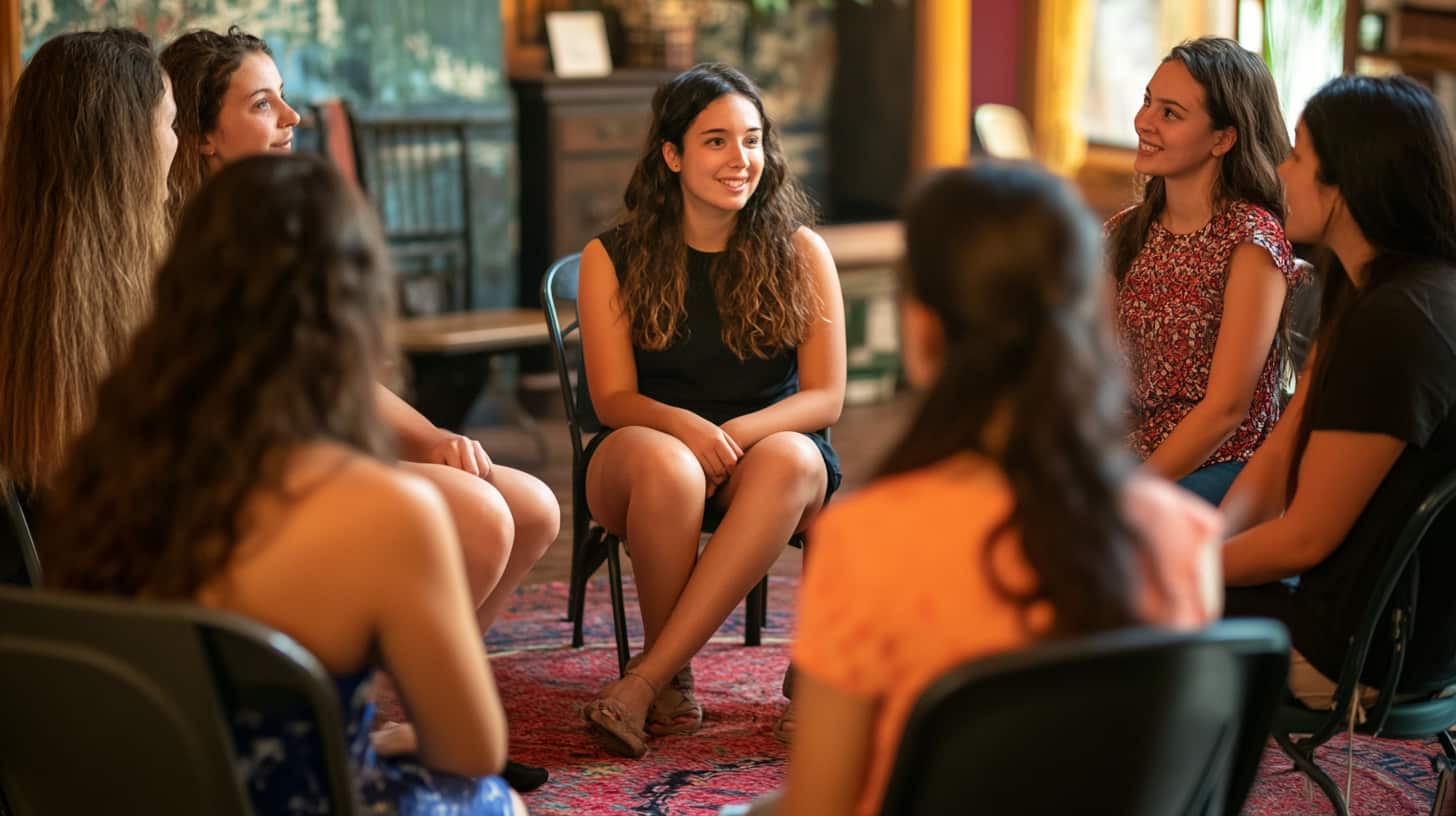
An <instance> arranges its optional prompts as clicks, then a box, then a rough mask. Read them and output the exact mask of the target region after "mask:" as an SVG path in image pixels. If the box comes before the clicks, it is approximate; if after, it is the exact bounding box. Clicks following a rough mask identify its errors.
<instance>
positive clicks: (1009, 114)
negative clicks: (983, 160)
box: [972, 103, 1036, 159]
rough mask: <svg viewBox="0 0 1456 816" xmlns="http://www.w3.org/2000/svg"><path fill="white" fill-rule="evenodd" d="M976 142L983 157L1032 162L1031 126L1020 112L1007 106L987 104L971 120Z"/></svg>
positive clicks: (977, 109) (1033, 155)
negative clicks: (1030, 160)
mask: <svg viewBox="0 0 1456 816" xmlns="http://www.w3.org/2000/svg"><path fill="white" fill-rule="evenodd" d="M972 120H973V124H974V131H975V134H976V141H977V142H979V143H980V145H981V149H982V150H983V151H985V153H986V155H988V156H992V157H994V158H998V159H1033V158H1035V157H1036V151H1035V150H1034V149H1033V147H1032V143H1031V126H1030V125H1029V124H1027V122H1026V117H1025V116H1023V115H1022V113H1021V111H1019V110H1017V109H1016V108H1013V107H1011V106H1010V105H998V104H995V103H988V104H985V105H981V106H979V107H977V108H976V112H975V114H974V115H973V116H972Z"/></svg>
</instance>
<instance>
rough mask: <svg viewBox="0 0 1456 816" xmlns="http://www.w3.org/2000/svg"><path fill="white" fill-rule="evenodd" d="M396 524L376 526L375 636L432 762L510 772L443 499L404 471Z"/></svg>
mask: <svg viewBox="0 0 1456 816" xmlns="http://www.w3.org/2000/svg"><path fill="white" fill-rule="evenodd" d="M398 480H399V482H400V483H401V484H403V485H406V487H407V489H406V490H403V491H401V493H402V494H403V499H404V500H403V501H400V502H398V504H399V505H400V506H399V507H398V508H394V512H392V513H391V514H389V515H390V516H391V517H392V518H394V519H395V520H394V521H393V522H392V523H390V524H388V526H387V527H386V528H385V529H378V528H376V538H377V539H378V542H377V544H378V546H376V547H375V548H374V551H375V552H376V553H378V554H381V555H382V556H383V557H381V558H379V559H377V563H376V564H375V565H374V567H373V569H374V574H375V578H376V583H377V588H376V591H375V593H374V594H375V597H376V598H377V599H378V600H377V603H376V604H375V605H374V607H375V620H374V630H375V631H376V632H377V633H378V634H377V638H378V644H379V651H380V654H381V656H382V658H383V661H384V664H385V666H386V667H387V668H388V670H389V672H390V674H391V675H393V677H394V680H395V682H396V684H397V685H398V686H399V690H400V696H401V697H402V698H403V700H404V701H405V704H406V706H407V707H408V709H409V714H410V719H411V720H412V721H413V723H414V725H415V729H416V731H417V733H418V738H419V755H420V758H421V759H422V760H423V761H424V763H425V764H426V765H428V766H429V767H431V768H436V769H438V770H442V771H449V772H452V773H457V774H462V775H465V776H481V775H485V774H492V773H499V772H500V770H501V768H503V767H504V766H505V758H506V718H505V710H504V709H503V708H502V707H501V702H500V696H499V694H498V693H497V691H496V687H495V681H494V679H492V677H491V672H490V666H489V664H488V662H487V658H486V653H485V647H484V645H483V644H482V643H481V640H480V630H479V627H478V626H477V624H476V622H475V615H474V611H473V608H472V606H471V603H470V598H469V595H468V592H467V589H466V580H465V570H464V566H463V564H462V563H461V558H460V548H459V543H458V542H457V540H456V538H455V528H454V525H453V523H452V522H451V520H450V516H449V513H448V511H447V509H446V507H445V503H444V500H443V499H441V498H440V496H439V494H438V493H436V492H435V490H434V488H433V487H432V486H431V485H429V483H427V482H424V481H423V480H420V479H416V478H414V477H409V476H405V475H403V474H400V475H399V476H398Z"/></svg>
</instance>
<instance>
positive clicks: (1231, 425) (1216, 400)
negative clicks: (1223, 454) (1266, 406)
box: [1198, 394, 1252, 445]
mask: <svg viewBox="0 0 1456 816" xmlns="http://www.w3.org/2000/svg"><path fill="white" fill-rule="evenodd" d="M1251 402H1252V399H1251V398H1250V397H1248V396H1246V395H1238V396H1232V397H1225V396H1219V395H1215V394H1210V395H1209V396H1208V397H1206V398H1205V399H1204V400H1203V401H1202V402H1201V403H1199V405H1198V407H1199V408H1200V409H1201V410H1200V413H1201V414H1203V419H1204V423H1205V427H1207V428H1208V431H1209V434H1210V435H1211V436H1217V438H1218V444H1220V445H1222V444H1223V443H1224V442H1225V441H1226V440H1227V439H1228V438H1229V437H1231V436H1233V435H1234V432H1235V431H1237V430H1238V429H1239V426H1240V425H1242V424H1244V418H1245V417H1247V416H1248V415H1249V404H1250V403H1251Z"/></svg>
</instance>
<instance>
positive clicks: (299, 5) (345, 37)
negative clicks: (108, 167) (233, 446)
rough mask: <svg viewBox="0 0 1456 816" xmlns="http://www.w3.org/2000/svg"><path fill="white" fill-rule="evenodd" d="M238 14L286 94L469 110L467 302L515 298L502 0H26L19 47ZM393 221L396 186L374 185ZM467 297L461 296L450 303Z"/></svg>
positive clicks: (411, 108)
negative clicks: (113, 28) (272, 61)
mask: <svg viewBox="0 0 1456 816" xmlns="http://www.w3.org/2000/svg"><path fill="white" fill-rule="evenodd" d="M234 24H236V25H239V26H241V27H242V28H244V29H245V30H247V31H248V32H250V33H253V34H257V35H258V36H260V37H263V38H264V39H266V40H267V41H268V43H269V45H270V46H271V47H272V49H273V51H274V54H275V57H276V59H277V61H278V66H279V69H280V71H282V73H283V77H284V80H285V84H286V87H287V93H288V96H289V98H290V100H291V101H294V102H296V103H308V102H310V101H312V100H316V99H321V98H324V97H331V96H339V97H342V98H344V99H345V100H346V101H347V102H348V103H349V104H350V106H351V108H352V109H353V110H354V111H355V112H356V113H357V114H359V115H360V116H361V118H363V119H365V120H370V119H377V118H381V117H384V118H391V117H396V116H401V115H403V116H431V117H440V118H463V119H468V120H469V121H470V123H471V124H470V129H469V134H470V135H469V142H470V143H469V150H468V151H467V153H468V156H469V159H470V167H471V178H470V183H471V188H472V196H471V200H472V202H473V207H472V209H473V213H474V217H473V219H472V220H473V223H474V240H473V247H474V254H475V260H474V264H473V265H474V269H473V270H472V279H473V290H474V297H473V303H472V304H470V305H473V306H477V307H479V306H492V305H507V304H514V303H515V301H516V291H515V289H516V275H515V253H516V248H515V238H514V236H515V233H516V231H515V229H514V228H513V224H514V220H515V210H516V205H515V201H516V195H515V184H516V182H515V161H516V160H515V138H514V131H513V123H512V113H511V103H510V99H509V86H508V84H507V82H506V78H505V72H504V57H503V54H502V49H501V20H500V5H499V0H437V2H430V3H420V2H405V1H404V0H22V2H21V31H22V35H23V46H22V54H23V56H24V57H29V55H30V54H31V53H32V52H33V51H34V50H35V48H36V47H38V46H39V45H40V43H42V42H44V41H45V40H46V39H47V38H49V37H51V36H53V35H55V34H58V33H61V32H63V31H72V30H77V29H87V28H99V27H104V26H110V25H124V26H134V27H136V28H139V29H141V30H142V31H145V32H146V33H148V34H150V35H151V36H153V37H154V38H155V39H156V40H157V41H158V43H159V44H164V43H166V42H167V41H169V40H171V39H172V38H174V37H176V36H177V35H178V34H180V33H182V32H184V31H186V30H188V29H191V28H213V29H217V30H222V29H226V28H227V27H228V26H229V25H234ZM370 193H371V195H372V196H373V197H374V198H375V200H376V201H379V202H381V204H382V206H381V210H382V212H381V214H382V216H383V218H384V220H385V222H386V224H389V223H390V222H391V221H392V219H394V218H395V217H396V216H397V213H395V212H393V211H392V208H391V207H390V206H389V204H388V202H389V201H390V200H391V199H392V198H393V195H392V194H391V191H388V190H374V189H371V190H370ZM455 305H456V306H464V305H466V304H455Z"/></svg>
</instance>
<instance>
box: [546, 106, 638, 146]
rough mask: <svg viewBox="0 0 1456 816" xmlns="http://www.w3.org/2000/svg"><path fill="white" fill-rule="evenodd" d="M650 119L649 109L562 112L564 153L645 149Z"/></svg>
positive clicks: (560, 130)
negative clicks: (608, 111)
mask: <svg viewBox="0 0 1456 816" xmlns="http://www.w3.org/2000/svg"><path fill="white" fill-rule="evenodd" d="M651 120H652V114H650V113H648V112H647V111H627V112H623V113H562V114H560V116H559V118H558V119H557V120H556V133H557V137H558V139H559V144H560V145H561V148H560V149H561V152H562V153H603V152H629V153H636V152H637V151H638V150H641V149H642V140H643V139H645V138H646V137H647V125H648V123H649V122H651Z"/></svg>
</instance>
